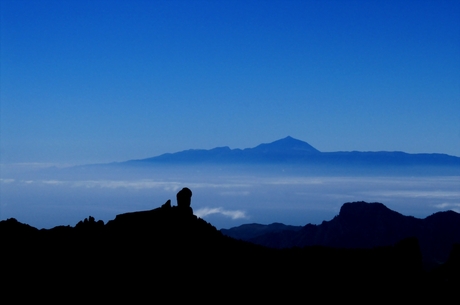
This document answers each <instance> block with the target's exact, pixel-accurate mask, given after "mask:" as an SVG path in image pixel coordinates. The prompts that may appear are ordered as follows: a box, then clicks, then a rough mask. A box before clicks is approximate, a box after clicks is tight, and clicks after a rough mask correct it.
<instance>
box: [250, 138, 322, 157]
mask: <svg viewBox="0 0 460 305" xmlns="http://www.w3.org/2000/svg"><path fill="white" fill-rule="evenodd" d="M253 149H254V150H256V151H259V152H264V151H265V152H273V151H298V152H303V153H319V152H320V151H319V150H317V149H316V148H314V147H313V146H311V145H310V144H308V143H307V142H304V141H301V140H298V139H295V138H293V137H291V136H287V137H285V138H282V139H280V140H277V141H274V142H271V143H265V144H260V145H258V146H256V147H254V148H253Z"/></svg>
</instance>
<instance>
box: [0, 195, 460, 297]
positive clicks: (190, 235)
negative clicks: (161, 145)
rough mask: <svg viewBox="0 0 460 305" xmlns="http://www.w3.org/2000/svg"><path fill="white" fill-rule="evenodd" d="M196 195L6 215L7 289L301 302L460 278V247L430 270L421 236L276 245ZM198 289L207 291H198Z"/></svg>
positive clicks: (416, 291) (415, 289) (421, 292)
mask: <svg viewBox="0 0 460 305" xmlns="http://www.w3.org/2000/svg"><path fill="white" fill-rule="evenodd" d="M190 199H191V191H190V190H188V189H183V190H182V191H181V192H179V193H178V196H177V205H174V206H173V205H171V202H170V201H169V200H168V201H167V202H166V203H165V204H163V205H162V206H160V207H158V208H155V209H152V210H149V211H140V212H133V213H125V214H121V215H118V216H116V218H115V219H113V220H111V221H109V222H107V223H106V224H104V223H103V222H102V221H96V220H95V219H94V218H92V217H89V218H87V219H85V220H84V221H81V222H79V223H78V224H77V225H76V226H75V227H71V226H58V227H55V228H52V229H49V230H45V229H42V230H38V229H36V228H33V227H31V226H29V225H27V224H22V223H20V222H18V221H17V220H15V219H8V220H6V221H2V222H0V234H1V237H2V239H1V244H2V260H3V262H5V263H4V266H3V268H2V277H3V278H4V279H6V280H5V281H4V282H3V283H4V286H3V287H4V288H5V290H4V294H3V293H2V294H3V295H9V293H11V291H15V290H14V289H21V290H22V291H37V295H36V297H37V298H39V297H40V296H41V297H45V298H46V299H49V300H51V299H53V298H58V299H59V297H58V296H59V295H65V296H68V297H69V296H72V295H77V296H84V297H88V298H89V297H98V298H102V299H104V300H120V298H122V297H123V298H128V299H129V300H145V298H149V300H157V301H161V300H163V301H164V300H165V298H167V300H169V301H174V300H177V301H180V300H181V299H183V298H184V296H185V297H187V298H199V299H200V300H208V301H212V300H214V301H216V300H220V299H219V298H221V297H222V296H225V299H226V300H233V301H238V300H241V299H242V298H245V299H246V300H251V301H268V300H272V301H273V300H277V301H284V302H294V301H297V300H299V298H305V297H306V295H307V294H308V296H309V297H315V298H318V297H322V296H324V294H323V292H322V291H324V289H327V290H331V289H333V290H334V291H337V290H340V291H342V294H341V297H342V298H351V297H353V298H354V299H359V298H363V299H364V298H366V295H367V293H369V292H372V293H379V294H382V296H389V295H393V296H394V295H397V294H400V293H405V294H406V295H411V296H412V297H426V296H427V294H431V293H433V291H438V290H436V289H437V288H439V289H441V287H442V289H444V291H449V290H448V289H451V288H452V287H454V286H455V285H457V284H458V276H457V274H458V273H456V272H458V270H459V266H458V246H456V247H457V248H455V247H454V249H457V250H456V251H457V252H456V254H455V252H453V254H451V257H449V258H448V260H447V261H446V262H445V263H444V264H442V265H439V266H438V267H437V268H434V269H432V270H431V271H427V270H425V269H423V266H422V254H421V251H420V247H419V242H418V240H417V238H414V237H408V238H404V239H402V240H399V241H397V242H396V243H394V244H389V245H385V246H378V247H371V248H344V247H342V248H335V247H326V246H315V245H310V246H306V247H302V248H300V247H294V248H289V249H272V248H267V247H264V246H260V245H256V244H253V243H249V242H246V241H241V240H237V239H233V238H230V237H228V236H225V235H223V234H222V233H221V232H220V231H218V230H217V229H216V228H215V227H213V226H212V225H211V224H209V223H207V222H206V221H204V220H203V219H200V218H198V217H196V216H195V215H194V214H193V210H192V208H191V206H190V203H191V200H190ZM365 205H366V204H365V203H360V206H365ZM342 213H344V211H343V210H342V211H341V214H342ZM339 216H340V215H339ZM369 221H371V220H369ZM356 287H360V288H359V290H356ZM426 287H430V289H424V288H426ZM455 287H456V286H455ZM446 289H447V290H446ZM197 291H206V293H203V296H197ZM383 292H385V293H383ZM216 298H217V299H216Z"/></svg>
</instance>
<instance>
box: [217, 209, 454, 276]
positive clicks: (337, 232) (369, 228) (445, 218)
mask: <svg viewBox="0 0 460 305" xmlns="http://www.w3.org/2000/svg"><path fill="white" fill-rule="evenodd" d="M221 232H222V233H223V234H225V235H228V236H231V237H233V238H236V239H242V240H245V241H249V242H252V243H255V244H258V245H262V246H266V247H270V248H292V247H301V248H302V247H306V246H315V245H321V246H327V247H334V248H375V247H382V246H388V245H393V244H395V243H397V242H398V241H400V240H403V239H405V238H409V237H415V238H417V240H418V242H419V244H420V249H421V252H422V257H423V263H424V266H425V267H426V268H432V267H433V266H435V265H437V264H439V263H444V262H446V260H447V259H448V257H449V254H450V251H451V250H452V246H453V245H454V244H460V214H458V213H456V212H454V211H444V212H437V213H435V214H433V215H431V216H428V217H426V218H425V219H418V218H415V217H412V216H405V215H402V214H400V213H398V212H396V211H393V210H390V209H389V208H387V207H386V206H385V205H383V204H381V203H378V202H375V203H366V202H349V203H345V204H344V205H343V206H342V207H341V209H340V213H339V215H337V216H335V217H334V218H333V219H332V220H330V221H323V222H322V223H321V224H320V225H313V224H307V225H306V226H304V227H293V226H285V225H283V224H271V225H258V224H250V225H242V226H239V227H235V228H231V229H227V230H226V229H222V230H221Z"/></svg>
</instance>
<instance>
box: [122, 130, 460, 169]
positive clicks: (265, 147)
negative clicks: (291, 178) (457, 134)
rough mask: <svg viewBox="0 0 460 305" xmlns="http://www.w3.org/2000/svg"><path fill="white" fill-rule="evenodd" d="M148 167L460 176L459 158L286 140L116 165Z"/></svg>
mask: <svg viewBox="0 0 460 305" xmlns="http://www.w3.org/2000/svg"><path fill="white" fill-rule="evenodd" d="M148 164H179V165H180V164H182V165H183V164H222V165H224V164H296V165H316V166H336V167H337V166H341V167H347V168H353V167H369V166H372V167H376V166H377V167H388V166H390V167H391V166H398V167H399V166H411V167H413V166H423V167H430V166H431V167H444V168H445V169H446V170H449V171H450V172H454V173H456V172H458V173H460V158H459V157H455V156H450V155H446V154H437V153H433V154H426V153H421V154H409V153H404V152H398V151H396V152H389V151H378V152H359V151H351V152H347V151H339V152H320V151H319V150H317V149H316V148H314V147H313V146H311V145H310V144H308V143H307V142H304V141H301V140H298V139H294V138H292V137H290V136H288V137H286V138H283V139H280V140H277V141H274V142H271V143H265V144H260V145H258V146H256V147H254V148H246V149H230V148H229V147H227V146H225V147H216V148H213V149H210V150H205V149H190V150H185V151H181V152H176V153H167V154H163V155H160V156H157V157H152V158H147V159H140V160H131V161H126V162H122V163H119V165H148Z"/></svg>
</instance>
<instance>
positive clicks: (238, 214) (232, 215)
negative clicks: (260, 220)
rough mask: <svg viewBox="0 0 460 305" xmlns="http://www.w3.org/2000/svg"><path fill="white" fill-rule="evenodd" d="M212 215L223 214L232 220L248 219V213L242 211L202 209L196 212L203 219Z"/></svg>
mask: <svg viewBox="0 0 460 305" xmlns="http://www.w3.org/2000/svg"><path fill="white" fill-rule="evenodd" d="M211 214H221V215H224V216H227V217H230V218H231V219H234V220H236V219H244V218H248V216H247V215H246V212H244V211H241V210H224V209H223V208H201V209H198V210H196V211H195V215H196V216H198V217H200V218H203V217H206V216H208V215H211Z"/></svg>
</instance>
